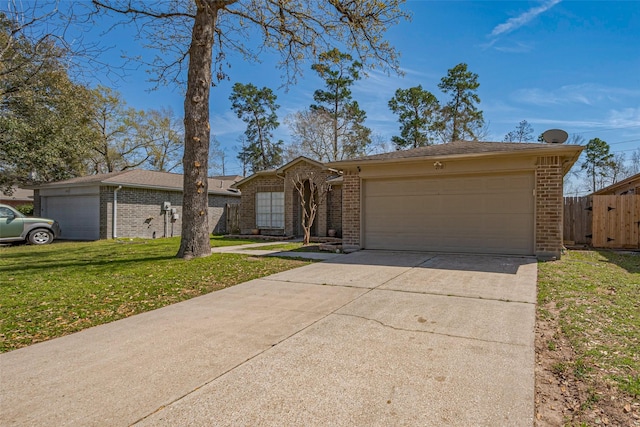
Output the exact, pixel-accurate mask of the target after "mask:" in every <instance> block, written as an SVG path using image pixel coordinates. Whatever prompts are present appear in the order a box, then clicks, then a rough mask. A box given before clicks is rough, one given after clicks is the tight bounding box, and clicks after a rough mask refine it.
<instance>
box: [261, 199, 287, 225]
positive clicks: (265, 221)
mask: <svg viewBox="0 0 640 427" xmlns="http://www.w3.org/2000/svg"><path fill="white" fill-rule="evenodd" d="M256 225H257V227H258V228H284V193H283V192H263V193H257V194H256Z"/></svg>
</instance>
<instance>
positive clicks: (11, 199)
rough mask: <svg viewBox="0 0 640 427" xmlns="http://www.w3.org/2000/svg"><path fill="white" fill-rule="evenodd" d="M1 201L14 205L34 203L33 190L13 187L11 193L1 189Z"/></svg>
mask: <svg viewBox="0 0 640 427" xmlns="http://www.w3.org/2000/svg"><path fill="white" fill-rule="evenodd" d="M0 203H4V204H5V205H10V206H13V207H16V206H20V205H29V204H33V190H26V189H24V188H18V187H12V188H11V195H9V194H5V193H4V192H2V191H1V190H0Z"/></svg>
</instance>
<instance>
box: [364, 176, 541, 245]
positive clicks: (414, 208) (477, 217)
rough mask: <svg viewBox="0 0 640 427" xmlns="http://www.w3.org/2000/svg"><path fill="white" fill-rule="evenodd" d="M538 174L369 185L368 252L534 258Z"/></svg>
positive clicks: (366, 212) (366, 203) (366, 190)
mask: <svg viewBox="0 0 640 427" xmlns="http://www.w3.org/2000/svg"><path fill="white" fill-rule="evenodd" d="M533 189H534V177H533V173H526V174H524V173H521V174H507V175H503V174H501V175H481V176H464V177H438V178H412V179H397V180H388V179H385V180H373V179H372V180H365V181H364V194H363V197H364V206H363V209H364V215H363V219H364V224H363V226H364V247H365V248H367V249H393V250H419V251H443V252H469V253H495V254H521V255H531V254H533V239H534V195H533Z"/></svg>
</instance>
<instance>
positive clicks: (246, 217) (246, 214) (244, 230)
mask: <svg viewBox="0 0 640 427" xmlns="http://www.w3.org/2000/svg"><path fill="white" fill-rule="evenodd" d="M240 191H241V192H242V196H241V198H240V233H241V234H251V230H253V229H254V228H258V227H257V226H256V194H257V193H261V192H281V191H284V184H283V179H282V178H280V177H278V176H276V175H273V176H258V177H256V178H254V179H252V180H251V181H249V182H247V183H246V184H244V185H242V186H241V187H240ZM285 204H286V195H285ZM285 221H286V214H285ZM264 232H265V233H272V234H280V235H282V234H284V229H277V230H269V231H268V232H267V231H266V230H265V231H264Z"/></svg>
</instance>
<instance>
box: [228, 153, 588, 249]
mask: <svg viewBox="0 0 640 427" xmlns="http://www.w3.org/2000/svg"><path fill="white" fill-rule="evenodd" d="M582 150H583V147H581V146H576V145H562V144H546V143H503V142H468V141H458V142H452V143H448V144H441V145H432V146H428V147H421V148H416V149H411V150H404V151H394V152H391V153H384V154H377V155H372V156H367V157H362V158H358V159H353V160H345V161H339V162H332V163H328V164H322V163H318V162H313V161H312V160H310V159H305V158H302V159H296V160H294V161H293V162H291V163H289V164H287V165H285V166H284V167H283V168H281V169H278V170H276V171H266V172H260V173H258V174H255V175H252V176H251V177H248V178H246V179H244V180H243V181H240V182H239V183H237V184H236V186H237V187H238V188H240V189H241V190H242V192H243V195H242V201H241V207H240V210H241V216H242V220H241V223H242V228H243V232H246V231H247V230H248V229H249V228H254V227H255V226H256V215H257V213H256V207H255V204H256V203H258V202H257V200H258V194H259V193H261V192H279V193H283V194H282V195H278V196H277V197H281V198H283V199H284V203H282V202H278V203H279V204H280V205H284V208H283V214H280V213H278V215H280V217H282V216H284V218H283V219H281V220H280V221H282V222H284V227H282V228H280V229H278V231H280V230H281V231H282V232H283V233H284V234H285V235H299V232H298V230H297V229H296V228H295V220H296V218H297V216H296V214H297V213H296V211H295V209H296V206H295V203H294V199H293V197H294V195H293V192H292V190H291V188H290V187H288V186H287V185H286V182H287V180H286V177H287V173H288V172H289V170H290V169H293V168H294V167H296V166H299V167H302V165H304V166H307V165H312V166H313V167H316V168H318V169H323V170H326V171H327V175H329V174H330V173H335V172H338V173H339V174H340V175H342V182H341V185H340V193H339V194H340V196H341V197H340V199H341V200H340V201H339V202H338V201H336V202H335V203H334V204H335V205H337V204H339V205H340V206H341V217H340V221H341V227H340V231H341V235H342V243H343V249H345V250H357V249H387V250H413V251H444V252H462V253H465V252H466V253H493V254H509V255H535V256H538V257H539V258H541V259H549V258H554V257H556V258H559V257H560V255H561V252H562V248H563V246H562V243H563V239H562V222H563V177H564V175H565V174H566V173H567V172H568V171H569V169H570V168H571V167H572V166H573V164H574V163H575V162H576V160H577V159H578V157H579V155H580V153H581V152H582ZM289 173H290V172H289ZM335 194H338V193H337V192H336V193H335ZM260 197H263V196H260ZM272 200H273V199H272ZM276 200H277V199H276ZM272 203H273V202H272ZM330 209H331V204H329V210H330ZM274 212H275V211H274ZM324 215H326V216H322V215H319V218H318V219H319V221H320V223H319V224H318V226H317V228H316V233H317V235H318V236H324V235H326V230H327V228H328V226H331V227H334V228H337V225H335V223H329V222H327V226H325V225H324V221H325V220H328V218H330V217H331V215H327V214H324ZM280 225H281V224H280Z"/></svg>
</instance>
